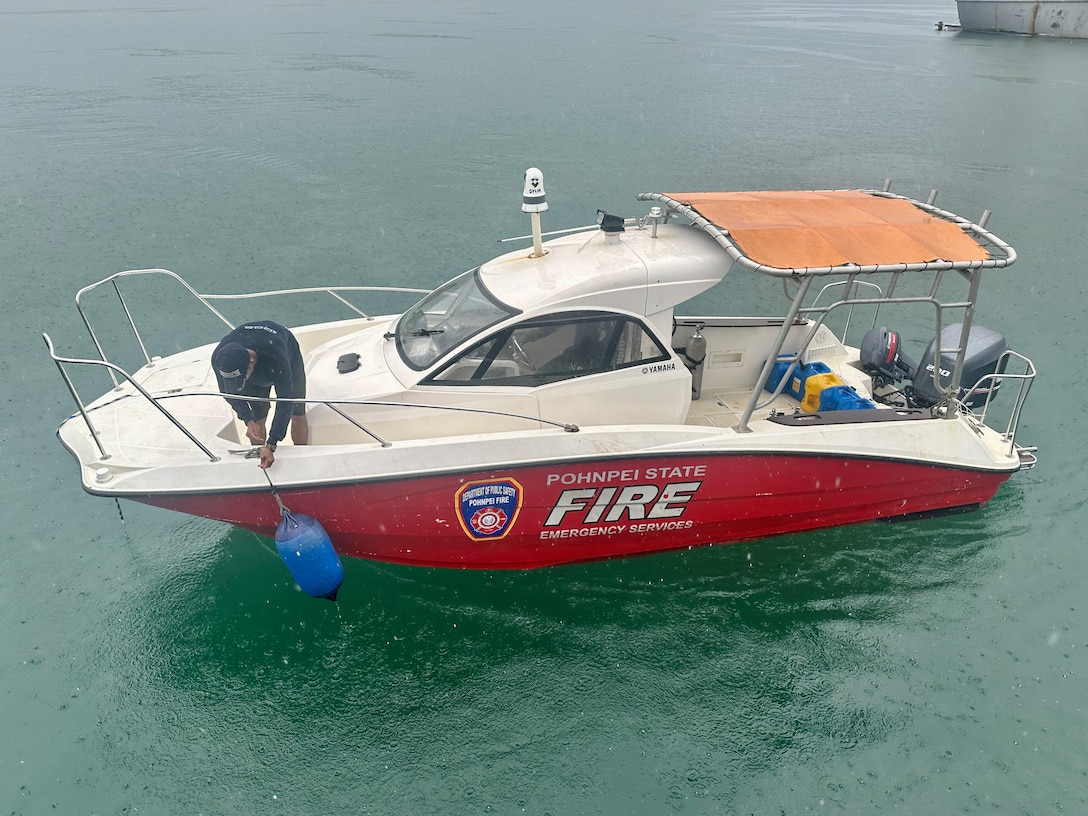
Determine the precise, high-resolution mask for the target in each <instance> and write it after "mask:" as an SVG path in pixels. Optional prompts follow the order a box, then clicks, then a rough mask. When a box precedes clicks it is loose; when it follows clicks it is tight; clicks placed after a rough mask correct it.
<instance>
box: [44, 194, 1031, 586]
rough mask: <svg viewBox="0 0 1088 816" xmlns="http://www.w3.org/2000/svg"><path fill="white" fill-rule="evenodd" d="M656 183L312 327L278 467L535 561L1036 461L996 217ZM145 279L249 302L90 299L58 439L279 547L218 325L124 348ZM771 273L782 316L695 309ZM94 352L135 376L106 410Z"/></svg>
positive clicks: (345, 522) (116, 492) (476, 548)
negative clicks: (107, 342) (1006, 307)
mask: <svg viewBox="0 0 1088 816" xmlns="http://www.w3.org/2000/svg"><path fill="white" fill-rule="evenodd" d="M541 190H542V188H541ZM535 194H536V195H541V193H540V192H539V191H537V192H536V193H535ZM637 198H638V200H639V201H641V202H644V203H643V204H640V205H639V206H640V212H639V215H638V216H637V217H621V216H616V215H610V214H607V213H599V217H598V223H597V224H595V225H594V226H593V227H587V228H585V229H582V230H570V231H564V232H563V233H562V234H560V235H559V236H558V237H554V238H551V239H550V240H547V241H544V240H542V237H541V234H540V232H539V214H538V213H539V210H542V209H544V207H542V206H539V204H540V201H539V199H530V198H529V197H528V196H527V198H526V201H530V200H532V201H535V202H536V204H535V205H534V206H527V207H526V209H527V211H531V212H533V224H534V233H533V235H532V236H531V237H532V238H533V240H532V246H526V248H524V249H519V250H515V251H513V252H510V253H508V254H504V255H502V256H501V257H498V258H495V259H494V260H491V261H488V262H487V263H484V264H483V265H482V266H480V267H478V268H476V269H472V270H470V271H468V272H465V273H464V274H462V275H460V276H458V277H456V278H454V279H453V280H452V281H450V282H449V283H446V284H444V285H442V286H440V287H439V288H438V289H436V290H434V291H433V292H432V293H430V294H427V295H426V296H425V297H423V299H422V300H420V301H419V302H418V303H417V304H416V305H415V306H413V307H412V308H410V309H408V310H407V311H405V312H403V313H401V314H394V315H387V316H381V317H372V316H358V317H354V318H352V319H349V320H343V321H336V322H323V323H319V324H314V325H303V326H294V327H293V328H292V330H293V332H294V333H295V336H296V337H297V338H298V341H299V343H300V345H301V348H302V351H303V354H304V357H305V361H306V369H307V376H308V381H309V390H308V399H307V403H308V412H307V413H308V417H309V425H310V444H309V445H307V446H292V445H291V444H290V443H289V442H284V443H281V445H280V447H279V449H278V451H277V453H276V462H275V464H274V465H273V466H272V468H271V469H269V470H268V471H267V474H268V476H270V477H271V481H272V482H273V483H274V485H275V489H276V490H277V491H278V493H279V496H280V498H282V500H283V502H284V503H285V504H286V505H288V506H289V507H291V508H292V510H293V511H296V512H299V513H304V514H307V515H309V516H312V517H313V518H315V519H317V520H319V521H320V523H321V524H322V525H323V526H324V528H325V529H326V530H327V532H328V536H329V538H330V539H331V541H332V542H333V544H334V545H335V547H336V549H337V551H338V552H339V553H340V554H341V555H345V556H353V557H358V558H369V559H377V560H381V561H390V562H399V563H405V564H419V565H430V566H441V567H458V568H518V569H520V568H528V567H542V566H548V565H555V564H564V563H568V562H576V561H585V560H590V559H601V558H613V557H620V556H630V555H635V554H640V553H650V552H657V551H662V550H671V549H677V548H687V547H690V546H695V545H702V544H711V543H728V542H736V541H744V540H750V539H756V538H760V537H764V536H772V535H776V534H781V533H790V532H796V531H802V530H812V529H816V528H822V527H829V526H834V525H843V524H851V523H855V522H865V521H872V520H875V519H905V518H910V517H917V516H927V515H933V514H938V513H944V512H958V511H964V510H969V509H975V508H978V507H979V506H981V505H983V504H984V503H985V502H986V501H988V500H989V499H990V498H991V497H992V496H993V495H994V493H995V492H996V491H997V490H998V488H999V487H1000V486H1001V485H1002V483H1004V482H1005V481H1006V480H1007V479H1008V478H1009V477H1010V476H1012V474H1014V473H1016V472H1017V471H1019V470H1022V469H1025V468H1029V467H1031V466H1033V465H1034V463H1035V455H1034V449H1032V448H1028V447H1025V446H1022V445H1020V444H1019V443H1018V442H1017V441H1016V430H1017V425H1018V423H1019V421H1020V416H1021V409H1022V407H1023V405H1024V401H1025V398H1026V396H1027V392H1028V389H1029V387H1030V385H1031V383H1032V381H1033V378H1034V376H1035V370H1034V367H1033V365H1032V363H1031V362H1030V360H1029V359H1028V358H1026V357H1024V356H1022V355H1020V354H1018V353H1016V352H1014V351H1012V350H1010V349H1008V348H1007V346H1006V343H1005V340H1004V338H1003V337H1002V336H1001V335H1000V334H998V333H997V332H994V331H991V330H988V329H985V328H982V327H980V326H977V325H975V324H974V316H975V314H974V312H975V303H976V300H977V298H978V295H979V291H980V287H981V285H982V282H983V278H984V276H986V275H987V274H989V273H991V272H992V271H993V272H999V271H1000V270H1002V269H1003V268H1004V267H1006V266H1009V265H1010V264H1012V263H1013V261H1014V260H1015V258H1016V254H1015V252H1014V250H1013V249H1012V248H1011V247H1010V246H1009V245H1008V244H1006V243H1005V242H1004V241H1002V240H1001V239H1000V238H998V237H997V236H995V235H994V234H992V233H991V232H989V231H988V230H987V229H986V226H985V222H986V220H987V219H986V217H985V216H984V217H983V218H981V219H980V222H979V223H973V222H971V221H968V220H966V219H964V218H961V217H959V216H956V215H953V214H951V213H949V212H946V211H944V210H941V209H939V208H937V207H936V206H935V205H934V203H933V202H934V199H935V194H934V195H933V196H931V197H930V200H929V201H928V202H920V201H915V200H911V199H908V198H904V197H901V196H898V195H894V194H892V193H891V192H889V191H888V189H887V185H885V189H883V190H869V191H861V190H835V191H815V192H806V191H785V192H753V193H740V192H724V193H667V194H662V193H646V194H642V195H639V196H638V197H637ZM529 237H530V236H526V239H528V238H529ZM545 237H547V236H545ZM147 274H158V275H163V276H167V277H168V278H170V279H171V280H173V281H175V282H181V283H182V284H183V285H185V286H186V288H188V289H189V291H190V292H191V293H192V294H193V295H194V296H195V297H196V298H197V300H198V301H199V302H200V303H201V304H203V306H205V307H207V308H208V309H210V310H211V311H212V312H213V313H214V314H216V315H218V316H220V317H221V318H222V316H221V315H220V313H219V311H218V309H217V308H216V303H218V302H219V301H217V300H216V298H217V297H221V298H226V297H231V298H237V297H238V296H225V295H219V296H213V295H205V294H199V293H197V292H196V291H195V290H192V289H191V288H189V287H188V286H187V284H184V282H183V281H181V279H180V278H178V277H177V276H176V275H174V274H173V273H170V272H166V271H165V270H133V271H128V272H122V273H118V274H117V275H113V276H111V277H109V278H107V279H106V280H105V281H100V282H99V283H97V284H94V285H92V286H89V287H86V288H85V289H84V290H81V292H80V295H79V296H77V306H78V308H79V311H80V314H81V315H82V316H83V318H84V321H85V322H86V326H87V328H88V330H89V331H90V334H91V337H92V339H93V340H94V343H95V346H96V347H97V351H98V355H97V357H95V358H75V357H65V356H60V355H58V354H57V352H56V351H55V349H54V346H53V343H52V342H51V341H50V339H49V338H48V336H47V337H46V338H45V339H46V342H47V345H48V346H49V349H50V354H51V355H52V356H53V359H54V360H55V361H56V363H57V366H58V369H60V371H61V373H62V375H63V376H64V378H65V381H66V383H67V384H68V385H69V388H70V390H71V392H72V395H73V397H74V398H75V400H76V405H77V409H78V410H77V411H76V412H75V413H74V414H73V416H72V417H71V418H69V419H68V420H66V421H65V422H64V423H63V424H62V425H61V426H60V429H59V431H58V435H59V438H60V440H61V443H62V444H63V445H64V446H65V447H66V448H67V449H68V450H69V451H71V452H72V454H73V455H74V456H75V458H76V460H77V462H78V464H79V470H80V475H81V478H82V484H83V488H84V489H85V490H86V491H87V492H89V493H92V494H94V495H97V496H105V497H116V498H123V499H131V500H134V501H139V502H145V503H147V504H151V505H155V506H158V507H163V508H167V509H170V510H176V511H179V512H182V513H189V514H193V515H196V516H204V517H207V518H212V519H218V520H221V521H224V522H227V523H229V524H234V525H237V526H239V527H243V528H246V529H248V530H253V531H255V532H257V533H261V534H266V535H271V534H272V533H273V532H274V531H275V529H276V526H277V524H278V523H279V521H280V508H279V505H278V503H277V501H276V499H275V497H274V495H273V493H272V491H271V490H270V484H269V481H268V479H266V472H264V471H262V470H260V469H259V468H258V467H257V460H256V459H254V458H252V453H253V449H252V448H251V447H250V446H249V445H248V443H247V442H246V437H245V432H244V427H243V426H242V424H241V423H240V422H238V421H237V420H236V418H235V417H234V415H233V413H232V411H231V410H230V408H229V406H228V405H227V403H226V402H225V401H224V399H223V396H222V395H221V394H219V393H217V386H216V378H215V376H214V373H213V371H212V368H211V365H210V361H209V358H210V355H211V351H212V349H213V348H214V347H215V344H216V342H217V341H218V339H219V337H218V336H214V337H212V336H209V337H208V338H207V340H208V342H207V344H205V345H202V346H200V347H198V348H194V349H192V350H190V351H184V352H181V353H176V354H170V355H169V356H164V357H161V358H159V357H155V356H153V355H151V354H149V353H148V352H147V351H146V349H145V343H144V340H143V338H142V337H141V336H140V335H139V333H138V332H137V328H136V327H137V325H138V321H136V320H135V319H134V318H132V317H131V315H129V309H128V306H127V305H125V301H124V297H123V295H122V304H123V305H125V313H126V315H129V319H130V327H131V329H132V331H133V332H136V337H137V339H139V340H140V347H141V349H145V350H144V355H145V359H146V365H144V366H143V367H141V368H140V369H139V370H136V371H133V372H131V373H127V372H125V371H123V370H122V369H121V367H120V366H118V365H116V364H114V363H112V362H110V361H109V360H108V359H107V357H106V355H105V353H104V352H103V350H102V346H101V343H100V342H99V340H98V335H97V334H96V332H95V329H94V327H93V326H92V324H91V321H90V320H89V319H88V317H87V315H86V310H85V309H84V306H83V304H82V300H83V296H84V295H85V294H86V293H87V292H88V291H89V290H91V289H94V288H96V287H98V286H100V285H102V284H108V285H111V286H113V287H114V288H117V290H118V294H121V291H120V287H119V283H120V282H121V281H122V279H124V278H126V277H129V276H134V275H147ZM738 278H740V280H736V279H738ZM761 281H762V282H764V283H766V284H770V285H771V286H770V287H766V288H767V290H768V291H767V292H764V293H763V302H769V300H768V296H769V295H771V294H774V295H775V296H776V297H778V296H783V295H784V296H783V297H782V298H781V302H782V304H783V306H782V308H781V310H779V312H778V313H777V314H775V315H771V316H702V315H698V314H695V315H681V314H678V313H677V312H676V309H677V308H678V307H679V306H680V304H682V303H684V302H685V301H688V300H690V299H691V298H693V297H695V296H697V295H699V294H700V293H703V292H705V291H707V290H710V289H711V288H713V287H719V286H728V285H729V284H730V283H734V282H735V283H736V284H737V289H738V291H740V292H743V293H744V294H745V296H752V295H753V294H756V292H755V289H754V286H753V284H754V283H758V282H761ZM362 288H365V287H356V289H362ZM304 291H308V292H313V291H315V290H314V289H308V290H304ZM328 291H331V290H328ZM262 294H268V293H262ZM335 294H336V295H337V297H338V298H339V299H340V300H341V301H343V302H347V296H348V295H349V293H348V292H346V291H337V292H336V293H335ZM726 302H728V301H726ZM246 317H247V318H249V319H256V318H258V317H260V318H265V317H268V318H272V319H276V320H279V321H281V322H288V321H286V320H285V316H284V315H283V314H268V313H260V314H257V313H256V312H255V309H254V307H252V306H251V307H250V311H249V312H248V314H247V315H246ZM222 319H223V322H224V323H225V324H226V325H227V326H228V327H229V326H231V325H232V324H231V323H230V322H229V321H227V320H226V319H225V318H222ZM288 325H290V322H288ZM892 325H894V326H897V327H900V328H901V331H902V332H903V334H902V336H901V335H900V332H899V331H893V330H889V329H887V328H885V327H886V326H892ZM851 338H856V339H851ZM908 338H909V339H908ZM848 343H853V344H852V345H850V344H848ZM911 343H916V344H917V348H918V351H919V352H922V350H923V349H924V352H922V353H921V355H920V358H919V362H918V363H915V362H913V361H912V360H911V359H910V358H909V357H908V356H907V355H906V354H905V353H904V347H905V346H908V345H910V344H911ZM927 345H928V347H927ZM916 353H917V352H916ZM76 366H97V367H100V368H102V369H105V370H106V371H107V372H108V373H109V375H110V376H111V377H112V378H113V379H114V386H113V387H111V388H110V389H109V390H108V391H107V392H106V393H104V394H103V395H102V396H101V397H99V398H98V399H96V400H94V401H93V402H90V403H89V404H84V403H83V402H81V400H80V397H79V396H78V394H77V390H76V388H75V386H74V385H73V380H72V375H71V373H70V372H71V370H72V369H73V367H76Z"/></svg>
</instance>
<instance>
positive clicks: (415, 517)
mask: <svg viewBox="0 0 1088 816" xmlns="http://www.w3.org/2000/svg"><path fill="white" fill-rule="evenodd" d="M1010 475H1011V471H976V470H966V469H956V468H950V467H943V466H935V465H925V464H919V463H910V462H896V461H887V460H867V459H855V458H846V457H829V456H806V457H798V456H797V455H795V454H794V455H788V456H787V455H767V454H760V455H752V456H746V455H730V456H721V457H714V456H711V457H707V456H698V457H696V456H677V457H671V458H668V459H663V458H649V457H632V458H629V459H620V460H613V461H608V462H606V463H602V462H597V463H595V464H585V463H579V464H573V463H572V464H555V463H551V464H548V465H541V466H533V467H515V468H509V469H504V470H499V471H494V472H474V473H472V474H460V475H457V474H443V475H436V476H426V477H415V478H412V479H390V480H385V481H380V482H366V483H357V484H352V485H334V486H325V487H308V488H305V489H299V490H281V491H280V495H281V497H282V499H283V501H284V503H285V504H286V505H287V506H288V507H290V508H291V510H293V511H295V512H298V513H304V514H306V515H309V516H312V517H314V518H316V519H317V520H319V521H320V522H321V524H322V525H323V526H324V527H325V529H326V531H327V532H328V533H329V537H330V538H331V540H332V542H333V544H334V545H335V547H336V549H337V551H338V552H339V553H340V554H341V555H346V556H352V557H357V558H369V559H375V560H379V561H391V562H398V563H406V564H419V565H427V566H441V567H459V568H479V569H505V568H510V569H522V568H529V567H542V566H550V565H555V564H564V563H571V562H576V561H589V560H595V559H602V558H615V557H620V556H627V555H635V554H640V553H650V552H658V551H663V550H670V549H678V548H683V547H688V546H692V545H700V544H710V543H731V542H736V541H746V540H751V539H756V538H763V537H766V536H772V535H778V534H782V533H790V532H797V531H801V530H812V529H817V528H821V527H833V526H838V525H843V524H851V523H855V522H861V521H869V520H872V519H880V518H895V517H899V516H910V515H915V514H925V513H936V512H940V511H942V510H950V509H954V508H959V507H967V506H971V505H981V504H983V503H985V502H986V501H988V500H989V499H990V498H991V497H992V496H993V494H994V493H995V492H996V491H997V489H998V487H1000V485H1001V484H1002V483H1003V482H1005V480H1006V479H1008V478H1009V476H1010ZM139 500H140V501H144V502H146V503H148V504H153V505H156V506H159V507H164V508H167V509H170V510H176V511H180V512H183V513H188V514H191V515H196V516H204V517H207V518H213V519H218V520H221V521H226V522H229V523H231V524H235V525H237V526H239V527H244V528H246V529H249V530H253V531H254V532H257V533H261V534H264V535H272V534H273V533H274V531H275V528H276V525H277V524H278V523H279V517H280V514H279V508H278V506H277V504H276V502H275V500H274V499H273V498H272V495H271V494H270V493H268V492H264V493H235V494H230V495H224V494H206V495H183V496H148V497H140V499H139Z"/></svg>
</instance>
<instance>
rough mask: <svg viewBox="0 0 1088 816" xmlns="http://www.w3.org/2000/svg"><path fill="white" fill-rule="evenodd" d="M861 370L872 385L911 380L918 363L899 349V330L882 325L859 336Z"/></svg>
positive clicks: (877, 385)
mask: <svg viewBox="0 0 1088 816" xmlns="http://www.w3.org/2000/svg"><path fill="white" fill-rule="evenodd" d="M859 352H860V354H861V370H862V371H864V372H865V373H866V374H868V375H869V376H870V377H872V378H873V386H874V387H878V388H879V387H880V386H882V385H890V384H892V383H897V382H900V381H901V380H913V379H914V374H915V372H917V370H918V365H917V364H916V363H915V362H914V360H912V359H910V357H908V356H907V355H906V354H904V353H903V352H902V350H901V349H900V343H899V332H897V331H889V330H888V329H887V328H885V327H884V326H881V327H880V328H879V329H869V331H867V332H865V336H864V337H862V338H861V348H860V349H859Z"/></svg>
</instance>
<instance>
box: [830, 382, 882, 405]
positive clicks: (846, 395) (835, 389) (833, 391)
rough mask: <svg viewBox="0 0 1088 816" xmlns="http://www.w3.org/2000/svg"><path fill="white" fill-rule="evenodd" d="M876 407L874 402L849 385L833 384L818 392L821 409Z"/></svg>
mask: <svg viewBox="0 0 1088 816" xmlns="http://www.w3.org/2000/svg"><path fill="white" fill-rule="evenodd" d="M859 408H876V403H874V402H873V401H872V400H868V399H866V398H865V397H863V396H861V394H859V393H858V392H857V391H855V390H854V389H853V388H851V387H850V386H849V385H833V386H831V387H830V388H825V389H824V390H823V391H821V392H820V410H821V411H850V410H856V409H859Z"/></svg>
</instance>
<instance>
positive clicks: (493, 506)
mask: <svg viewBox="0 0 1088 816" xmlns="http://www.w3.org/2000/svg"><path fill="white" fill-rule="evenodd" d="M521 499H522V488H521V485H520V484H518V483H517V482H516V481H514V480H513V479H496V480H493V481H485V482H468V483H467V484H464V485H462V486H461V489H460V490H458V491H457V495H456V497H455V499H454V501H455V502H456V504H457V520H458V521H460V522H461V529H462V530H464V531H465V534H466V535H467V536H468V537H469V538H471V539H473V540H475V541H486V540H489V539H496V538H502V537H503V536H505V535H506V534H507V533H508V532H510V529H511V528H512V527H513V526H514V522H515V521H517V518H518V512H519V511H520V510H521Z"/></svg>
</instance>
